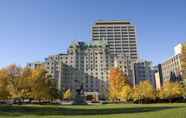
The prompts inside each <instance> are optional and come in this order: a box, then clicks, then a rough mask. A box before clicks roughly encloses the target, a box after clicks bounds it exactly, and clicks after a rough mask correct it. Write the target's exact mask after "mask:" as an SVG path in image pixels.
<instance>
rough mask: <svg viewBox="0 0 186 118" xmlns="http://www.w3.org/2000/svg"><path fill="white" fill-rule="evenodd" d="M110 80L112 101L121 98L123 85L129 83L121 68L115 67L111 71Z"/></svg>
mask: <svg viewBox="0 0 186 118" xmlns="http://www.w3.org/2000/svg"><path fill="white" fill-rule="evenodd" d="M108 80H109V98H110V99H111V100H112V101H117V100H119V98H120V93H121V91H122V88H123V86H125V85H128V84H129V81H128V78H127V76H126V75H125V74H124V73H123V72H122V71H121V70H120V69H119V68H113V69H112V70H111V72H110V75H109V78H108Z"/></svg>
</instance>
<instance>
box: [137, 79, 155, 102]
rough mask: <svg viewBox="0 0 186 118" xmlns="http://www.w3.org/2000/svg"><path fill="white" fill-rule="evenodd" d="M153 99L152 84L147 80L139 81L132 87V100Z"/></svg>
mask: <svg viewBox="0 0 186 118" xmlns="http://www.w3.org/2000/svg"><path fill="white" fill-rule="evenodd" d="M152 99H155V92H154V89H153V86H152V85H151V83H150V82H149V81H148V80H145V81H141V82H140V83H139V85H137V86H136V87H135V88H134V92H133V100H134V101H138V102H142V100H144V101H148V100H152Z"/></svg>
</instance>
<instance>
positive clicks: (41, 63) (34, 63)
mask: <svg viewBox="0 0 186 118" xmlns="http://www.w3.org/2000/svg"><path fill="white" fill-rule="evenodd" d="M41 66H44V63H43V62H40V61H37V62H32V63H27V65H26V67H28V68H31V69H36V68H38V67H41Z"/></svg>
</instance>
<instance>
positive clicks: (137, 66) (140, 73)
mask: <svg viewBox="0 0 186 118" xmlns="http://www.w3.org/2000/svg"><path fill="white" fill-rule="evenodd" d="M134 76H135V79H134V85H138V84H139V83H140V81H144V80H149V81H150V82H151V83H152V84H153V85H154V70H153V66H152V62H150V61H138V62H136V63H134Z"/></svg>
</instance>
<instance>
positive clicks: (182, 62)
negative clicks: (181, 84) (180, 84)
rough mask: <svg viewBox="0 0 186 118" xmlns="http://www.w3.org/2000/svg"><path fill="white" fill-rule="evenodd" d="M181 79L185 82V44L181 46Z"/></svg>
mask: <svg viewBox="0 0 186 118" xmlns="http://www.w3.org/2000/svg"><path fill="white" fill-rule="evenodd" d="M181 66H182V78H183V80H184V81H186V43H185V44H183V46H182V54H181Z"/></svg>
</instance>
